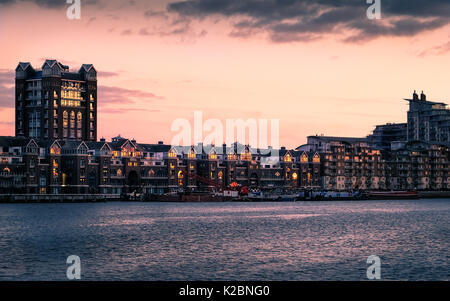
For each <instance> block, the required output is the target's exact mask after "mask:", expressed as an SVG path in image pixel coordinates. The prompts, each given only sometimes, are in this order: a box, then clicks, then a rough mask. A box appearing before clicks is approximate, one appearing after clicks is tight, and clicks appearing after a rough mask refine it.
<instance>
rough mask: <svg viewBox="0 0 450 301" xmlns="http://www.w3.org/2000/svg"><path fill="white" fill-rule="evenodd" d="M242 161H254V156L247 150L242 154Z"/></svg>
mask: <svg viewBox="0 0 450 301" xmlns="http://www.w3.org/2000/svg"><path fill="white" fill-rule="evenodd" d="M241 160H243V161H250V160H252V154H251V153H250V152H249V151H248V150H246V151H245V152H243V153H241Z"/></svg>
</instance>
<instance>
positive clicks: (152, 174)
mask: <svg viewBox="0 0 450 301" xmlns="http://www.w3.org/2000/svg"><path fill="white" fill-rule="evenodd" d="M154 175H155V171H154V170H153V169H150V170H149V171H148V176H149V177H153V176H154Z"/></svg>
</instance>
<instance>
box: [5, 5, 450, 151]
mask: <svg viewBox="0 0 450 301" xmlns="http://www.w3.org/2000/svg"><path fill="white" fill-rule="evenodd" d="M344 3H345V4H344ZM381 3H382V4H381V8H382V19H381V20H369V19H367V17H366V10H367V7H368V6H369V5H368V4H366V1H365V0H348V1H332V0H311V1H300V0H299V1H296V0H286V1H276V0H267V1H261V0H240V1H232V0H216V1H212V0H189V1H165V0H155V1H152V0H149V1H143V0H142V1H141V0H135V1H114V0H98V1H95V0H90V1H87V0H85V1H82V7H81V19H80V20H69V19H68V18H67V17H66V9H67V7H68V4H66V1H65V0H47V1H45V0H23V1H19V0H0V45H1V56H0V135H14V72H13V70H14V69H15V67H16V66H17V64H18V62H19V61H21V62H30V63H31V64H32V65H33V67H35V68H41V66H42V64H43V62H44V60H45V59H46V58H48V59H57V60H59V61H61V62H62V63H65V64H67V65H69V66H70V68H71V69H72V70H78V69H79V68H80V66H81V64H83V63H86V64H94V66H95V68H96V69H97V71H98V72H99V77H98V87H99V99H98V105H99V114H98V116H99V117H98V118H99V124H98V136H99V137H102V136H103V137H105V138H107V139H110V138H111V137H113V136H116V135H117V134H121V135H122V136H125V137H128V138H135V139H137V140H138V142H145V143H155V142H157V141H158V140H163V141H165V142H170V140H171V138H172V137H173V136H174V135H175V134H176V133H175V132H172V131H171V124H172V122H173V120H175V119H177V118H186V119H189V120H191V119H192V118H193V112H194V111H195V110H201V111H203V117H204V119H208V118H217V119H221V120H223V121H225V119H226V118H233V119H238V118H242V119H244V120H245V119H248V118H255V119H260V118H265V119H279V120H280V143H281V144H282V145H284V146H286V147H290V148H294V147H297V146H299V145H301V144H303V143H305V142H306V136H308V135H314V134H322V133H323V134H325V135H330V136H331V135H341V136H365V135H367V134H369V133H370V132H371V131H372V130H373V128H374V126H375V125H377V124H383V123H387V122H405V119H406V111H407V102H406V101H404V100H403V98H408V97H411V94H412V92H413V90H418V92H420V91H421V90H424V91H425V93H426V94H427V98H428V99H430V100H436V101H444V102H446V103H450V82H449V79H450V76H449V73H450V1H443V0H440V1H438V0H435V1H433V0H427V1H425V0H409V1H407V0H396V1H388V0H384V1H381ZM206 134H207V133H205V135H206Z"/></svg>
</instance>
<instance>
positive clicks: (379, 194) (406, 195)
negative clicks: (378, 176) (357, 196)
mask: <svg viewBox="0 0 450 301" xmlns="http://www.w3.org/2000/svg"><path fill="white" fill-rule="evenodd" d="M367 196H368V197H369V198H370V199H378V200H379V199H418V198H419V197H420V196H419V193H418V192H417V191H369V192H368V193H367Z"/></svg>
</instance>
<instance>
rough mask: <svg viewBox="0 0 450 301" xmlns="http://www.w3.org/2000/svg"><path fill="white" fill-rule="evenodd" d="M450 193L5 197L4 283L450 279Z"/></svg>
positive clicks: (0, 241) (0, 235)
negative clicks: (197, 199)
mask: <svg viewBox="0 0 450 301" xmlns="http://www.w3.org/2000/svg"><path fill="white" fill-rule="evenodd" d="M449 226H450V200H448V199H447V200H411V201H371V202H319V203H318V202H299V203H102V204H16V205H11V204H0V280H65V279H66V267H67V266H68V265H67V264H66V258H67V257H68V256H69V255H78V256H80V258H81V261H82V279H84V280H364V279H366V269H367V267H368V264H367V263H366V259H367V257H368V256H369V255H372V254H373V255H377V256H379V257H380V258H381V263H382V268H381V276H382V279H396V280H400V279H406V280H449V279H450V266H449V257H450V253H449V247H450V227H449Z"/></svg>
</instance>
